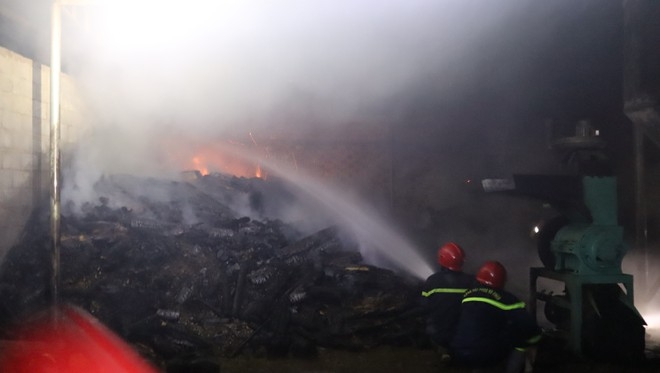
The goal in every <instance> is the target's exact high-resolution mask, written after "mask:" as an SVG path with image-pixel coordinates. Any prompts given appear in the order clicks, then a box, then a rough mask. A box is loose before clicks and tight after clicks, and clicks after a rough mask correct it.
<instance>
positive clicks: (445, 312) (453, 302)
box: [422, 267, 476, 347]
mask: <svg viewBox="0 0 660 373" xmlns="http://www.w3.org/2000/svg"><path fill="white" fill-rule="evenodd" d="M475 284H476V281H475V279H474V276H470V275H468V274H466V273H463V272H460V271H452V270H449V269H447V268H444V267H443V268H440V271H438V272H436V273H434V274H432V275H431V276H429V278H427V279H426V282H425V283H424V286H423V288H422V305H423V307H424V311H425V314H426V332H427V334H428V336H429V337H430V338H431V341H433V343H435V344H437V345H439V346H443V347H449V342H450V341H451V339H452V337H453V335H454V330H455V328H456V323H457V321H458V315H459V312H460V308H461V300H462V299H463V293H465V292H466V291H467V290H468V289H470V288H471V287H473V286H475Z"/></svg>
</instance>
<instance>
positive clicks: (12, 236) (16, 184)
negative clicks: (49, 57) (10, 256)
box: [0, 48, 86, 258]
mask: <svg viewBox="0 0 660 373" xmlns="http://www.w3.org/2000/svg"><path fill="white" fill-rule="evenodd" d="M84 108H85V105H84V103H83V100H82V96H81V95H80V93H79V90H78V88H77V87H76V84H75V82H74V81H73V80H72V79H71V77H69V76H67V75H65V74H63V76H62V102H61V123H62V124H61V125H62V127H61V143H62V149H65V148H66V147H67V146H68V145H70V144H72V143H74V142H75V141H77V139H78V138H79V137H80V135H81V134H82V133H83V131H84V130H85V127H86V123H85V121H84V120H83V118H84V116H85V114H84V112H85V110H84ZM49 128H50V69H49V67H48V66H44V65H42V64H40V63H38V62H35V61H33V60H31V59H28V58H25V57H23V56H21V55H19V54H16V53H14V52H12V51H10V50H8V49H5V48H0V258H2V257H4V255H5V253H6V252H7V250H8V249H9V247H11V245H12V244H14V243H15V242H16V240H17V239H18V237H19V235H20V233H21V231H22V230H23V228H24V226H25V223H26V221H27V219H28V217H29V215H30V213H31V212H32V210H33V208H34V207H35V206H36V205H37V204H39V203H40V202H42V201H43V202H47V198H48V190H49V185H50V181H49V178H50V165H49V150H50V130H49Z"/></svg>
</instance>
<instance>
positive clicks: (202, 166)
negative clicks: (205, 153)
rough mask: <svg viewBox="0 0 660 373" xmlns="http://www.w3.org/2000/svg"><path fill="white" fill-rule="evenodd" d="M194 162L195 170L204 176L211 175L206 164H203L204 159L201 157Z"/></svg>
mask: <svg viewBox="0 0 660 373" xmlns="http://www.w3.org/2000/svg"><path fill="white" fill-rule="evenodd" d="M192 161H193V165H194V167H195V170H198V171H199V172H200V173H201V174H202V175H208V174H209V169H208V167H206V165H205V164H204V163H205V162H203V158H202V157H199V156H197V157H193V159H192Z"/></svg>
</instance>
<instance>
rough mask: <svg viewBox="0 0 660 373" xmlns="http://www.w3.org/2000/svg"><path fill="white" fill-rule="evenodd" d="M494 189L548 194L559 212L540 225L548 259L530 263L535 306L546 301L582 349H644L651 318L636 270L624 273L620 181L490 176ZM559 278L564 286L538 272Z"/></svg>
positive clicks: (631, 356) (639, 352) (633, 355)
mask: <svg viewBox="0 0 660 373" xmlns="http://www.w3.org/2000/svg"><path fill="white" fill-rule="evenodd" d="M482 186H483V188H484V190H485V191H488V192H506V193H509V194H514V195H524V196H529V197H533V198H536V199H540V200H543V201H545V202H547V203H548V204H550V205H551V206H552V207H553V209H554V211H556V212H557V214H556V215H555V216H553V217H552V218H551V219H548V220H547V221H546V222H545V224H543V225H542V226H540V227H538V232H537V234H536V238H537V249H538V254H539V257H540V259H541V262H542V263H543V267H533V268H530V302H529V307H530V311H531V312H532V313H533V314H534V315H536V311H537V304H538V303H545V308H544V312H545V316H546V319H547V320H548V321H550V322H551V323H553V324H554V325H555V327H556V329H555V330H553V333H552V334H553V336H554V335H556V336H560V338H561V339H565V340H567V342H568V347H569V348H570V349H571V350H572V351H573V352H575V353H576V354H578V355H588V356H591V357H595V358H598V359H605V360H618V361H621V360H624V361H630V360H636V359H640V358H642V357H643V353H644V348H645V343H644V336H645V325H646V324H645V322H644V320H643V318H642V317H641V315H640V314H639V312H638V311H637V309H636V308H635V306H634V292H633V276H632V275H630V274H625V273H622V270H621V263H622V260H623V258H624V256H625V254H626V252H627V245H626V243H625V241H624V229H623V227H622V226H620V225H619V224H618V206H617V185H616V178H615V177H612V176H584V175H514V176H513V178H512V179H486V180H483V181H482ZM541 278H544V279H549V280H551V281H550V282H551V283H557V282H558V283H560V285H563V286H562V287H563V290H562V291H561V293H559V294H554V293H553V292H549V291H547V289H539V286H538V282H539V281H538V280H539V279H541Z"/></svg>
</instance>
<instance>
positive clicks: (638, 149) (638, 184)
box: [633, 123, 651, 293]
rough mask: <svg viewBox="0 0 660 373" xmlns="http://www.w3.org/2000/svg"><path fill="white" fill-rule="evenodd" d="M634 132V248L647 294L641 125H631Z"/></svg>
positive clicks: (647, 272) (646, 227)
mask: <svg viewBox="0 0 660 373" xmlns="http://www.w3.org/2000/svg"><path fill="white" fill-rule="evenodd" d="M633 132H634V147H635V149H634V151H635V154H634V157H635V158H634V159H635V246H636V248H637V249H638V250H642V253H643V256H644V261H643V263H642V265H641V267H642V268H640V270H641V272H642V273H643V276H640V278H639V280H640V281H639V282H640V287H641V288H642V289H644V292H645V293H647V292H648V291H650V290H651V289H649V288H648V287H647V285H648V283H649V281H648V280H649V252H648V219H647V211H646V193H645V190H646V188H645V174H646V168H645V162H644V137H645V136H644V128H642V124H640V123H633Z"/></svg>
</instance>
